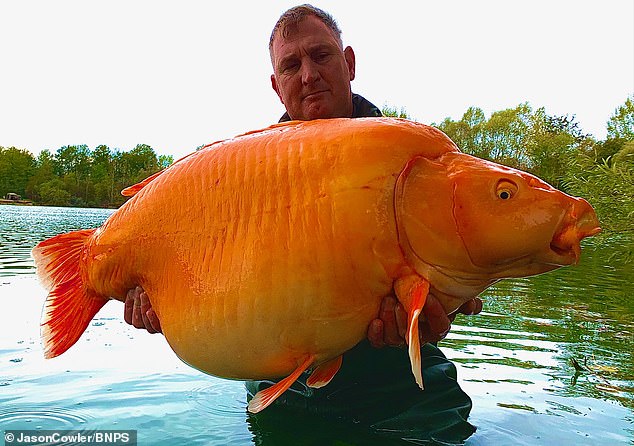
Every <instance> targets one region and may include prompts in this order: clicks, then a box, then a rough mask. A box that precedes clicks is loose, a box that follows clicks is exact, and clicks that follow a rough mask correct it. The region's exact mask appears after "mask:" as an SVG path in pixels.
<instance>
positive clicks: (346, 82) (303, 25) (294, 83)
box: [271, 16, 355, 121]
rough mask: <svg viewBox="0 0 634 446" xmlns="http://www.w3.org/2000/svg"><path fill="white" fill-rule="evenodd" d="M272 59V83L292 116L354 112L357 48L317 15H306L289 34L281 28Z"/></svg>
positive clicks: (336, 115) (348, 114) (333, 115)
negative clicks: (344, 41) (342, 42)
mask: <svg viewBox="0 0 634 446" xmlns="http://www.w3.org/2000/svg"><path fill="white" fill-rule="evenodd" d="M271 59H272V62H273V74H272V75H271V83H272V85H273V89H274V90H275V92H276V93H277V95H278V96H279V97H280V100H281V101H282V103H283V104H284V106H285V107H286V111H287V112H288V114H289V116H290V117H291V119H298V120H303V121H308V120H311V119H320V118H341V117H351V116H352V93H351V91H350V81H351V80H353V79H354V67H355V61H354V52H353V51H352V48H350V47H347V48H346V49H345V50H343V49H342V48H341V46H340V44H339V41H338V39H337V37H336V36H335V34H334V33H333V32H332V30H330V29H329V28H328V27H327V26H326V25H324V24H323V23H322V22H321V21H320V20H319V19H318V18H317V17H313V16H308V17H306V18H304V19H303V20H302V21H301V22H300V23H299V24H298V25H297V27H295V28H291V30H290V33H289V35H288V36H286V37H282V36H281V35H280V33H279V32H278V34H277V35H276V36H275V38H274V40H273V46H272V54H271Z"/></svg>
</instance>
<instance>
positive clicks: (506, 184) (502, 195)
mask: <svg viewBox="0 0 634 446" xmlns="http://www.w3.org/2000/svg"><path fill="white" fill-rule="evenodd" d="M516 193H517V185H516V184H515V183H513V182H512V181H509V180H500V181H499V182H498V184H497V186H496V188H495V194H496V195H497V197H498V198H499V199H500V200H510V199H511V198H513V197H514V196H515V194H516Z"/></svg>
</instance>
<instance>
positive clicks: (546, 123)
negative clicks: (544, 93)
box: [383, 96, 634, 232]
mask: <svg viewBox="0 0 634 446" xmlns="http://www.w3.org/2000/svg"><path fill="white" fill-rule="evenodd" d="M383 113H384V114H385V115H389V116H396V117H408V116H407V112H406V110H404V109H402V108H401V109H400V110H399V109H396V108H394V107H388V106H386V107H384V108H383ZM432 125H433V126H434V127H438V128H439V129H440V130H442V131H443V132H445V133H446V134H447V135H448V136H449V137H450V138H451V139H452V140H453V141H454V142H455V143H456V145H457V146H458V147H459V148H460V150H462V151H463V152H465V153H468V154H471V155H475V156H477V157H480V158H485V159H488V160H491V161H495V162H497V163H500V164H504V165H507V166H510V167H514V168H517V169H521V170H525V171H528V172H530V173H533V174H534V175H537V176H538V177H540V178H541V179H543V180H545V181H546V182H548V183H549V184H551V185H553V186H554V187H556V188H558V189H560V190H562V191H564V192H566V193H568V194H570V195H575V196H580V197H583V198H585V199H586V200H588V201H589V202H590V203H591V204H592V205H593V206H594V208H595V209H596V211H597V214H598V216H599V220H600V221H601V223H602V227H603V228H604V230H607V231H612V232H615V231H618V232H625V231H630V232H631V231H634V96H633V97H629V98H627V99H626V101H625V103H624V104H622V105H620V106H619V107H617V108H616V110H615V111H614V114H613V115H612V116H611V117H610V119H609V120H608V122H607V128H606V129H607V132H606V133H607V136H606V139H605V140H602V141H599V140H596V139H595V138H594V137H593V136H591V135H588V134H585V133H584V132H583V131H582V129H581V128H580V127H579V124H578V123H577V122H576V121H575V117H574V115H573V116H568V115H566V116H551V115H548V114H547V113H546V111H545V109H544V108H538V109H536V110H533V108H532V107H531V106H530V104H528V103H523V104H519V105H518V106H517V107H515V108H509V109H506V110H501V111H496V112H494V113H493V114H491V116H490V117H489V118H487V117H486V116H485V114H484V112H483V111H482V110H481V109H480V108H478V107H470V108H469V109H467V111H466V112H465V113H464V114H463V116H462V118H461V119H460V120H453V119H451V118H446V119H445V120H443V121H442V122H440V123H433V124H432Z"/></svg>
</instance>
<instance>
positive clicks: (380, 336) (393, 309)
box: [368, 294, 482, 348]
mask: <svg viewBox="0 0 634 446" xmlns="http://www.w3.org/2000/svg"><path fill="white" fill-rule="evenodd" d="M480 311H482V300H481V299H479V298H477V297H476V298H474V299H471V300H469V301H467V302H465V303H464V304H463V305H462V306H461V307H460V308H458V310H457V311H456V312H455V313H453V314H452V315H451V316H447V314H445V310H444V308H443V307H442V305H441V304H440V302H439V301H438V299H436V298H435V297H434V296H433V295H432V294H430V295H429V296H427V301H426V302H425V306H424V307H423V314H424V315H425V319H424V320H421V322H420V326H419V328H418V331H419V336H420V340H421V344H424V343H427V342H438V341H440V340H441V339H444V337H445V336H447V333H449V330H450V329H451V323H452V322H453V320H454V319H455V317H456V314H457V313H462V314H478V313H479V312H480ZM406 332H407V313H406V312H405V310H404V309H403V306H402V305H401V304H400V303H399V302H398V301H397V300H396V298H395V297H394V296H387V297H386V298H385V299H383V302H382V303H381V310H380V312H379V317H378V318H377V319H374V320H373V321H372V322H371V323H370V327H369V328H368V340H369V341H370V344H372V346H373V347H376V348H381V347H385V346H386V345H389V346H393V347H398V346H403V345H405V333H406Z"/></svg>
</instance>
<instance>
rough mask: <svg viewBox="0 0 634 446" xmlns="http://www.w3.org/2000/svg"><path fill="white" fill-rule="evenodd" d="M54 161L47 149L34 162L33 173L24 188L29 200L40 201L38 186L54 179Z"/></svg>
mask: <svg viewBox="0 0 634 446" xmlns="http://www.w3.org/2000/svg"><path fill="white" fill-rule="evenodd" d="M54 163H55V160H54V158H53V155H52V154H51V152H50V151H49V150H48V149H45V150H42V151H41V152H40V154H39V155H38V157H37V160H36V162H35V165H36V167H35V171H34V173H33V175H32V176H31V178H29V182H28V184H27V187H26V193H27V197H29V199H31V200H35V201H38V202H39V201H41V196H40V186H41V185H42V184H43V183H46V182H48V181H50V180H52V179H53V178H55V167H54Z"/></svg>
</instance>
